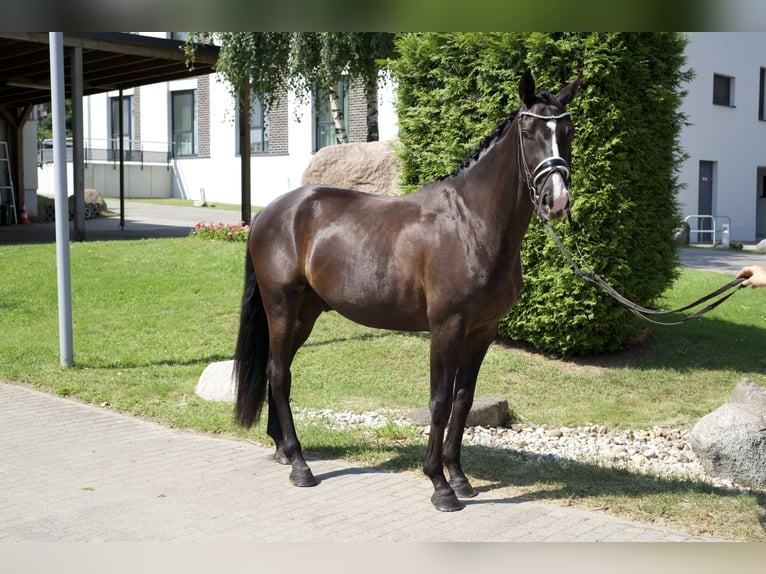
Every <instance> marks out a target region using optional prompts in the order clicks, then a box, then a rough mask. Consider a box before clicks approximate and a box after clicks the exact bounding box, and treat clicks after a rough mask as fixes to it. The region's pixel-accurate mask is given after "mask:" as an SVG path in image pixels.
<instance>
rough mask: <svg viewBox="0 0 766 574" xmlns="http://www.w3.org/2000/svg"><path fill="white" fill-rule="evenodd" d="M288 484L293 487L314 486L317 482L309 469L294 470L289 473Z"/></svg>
mask: <svg viewBox="0 0 766 574" xmlns="http://www.w3.org/2000/svg"><path fill="white" fill-rule="evenodd" d="M290 482H291V483H292V484H293V486H300V487H304V486H316V484H317V481H316V479H315V478H314V475H313V474H312V473H311V470H310V469H308V468H307V469H305V470H294V471H292V472H291V473H290Z"/></svg>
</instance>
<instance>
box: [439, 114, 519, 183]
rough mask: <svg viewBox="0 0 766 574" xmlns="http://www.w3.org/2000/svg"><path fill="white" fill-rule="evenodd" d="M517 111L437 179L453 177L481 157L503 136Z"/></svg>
mask: <svg viewBox="0 0 766 574" xmlns="http://www.w3.org/2000/svg"><path fill="white" fill-rule="evenodd" d="M518 112H519V110H513V111H512V112H511V113H510V115H509V116H508V117H507V118H506V119H505V120H503V121H502V122H501V123H500V124H499V125H498V126H497V127H496V128H495V129H494V131H493V132H492V133H491V134H489V135H488V136H484V137H483V138H482V140H481V141H480V142H479V143H478V144H477V146H476V147H475V148H474V149H473V151H472V152H471V153H469V154H468V156H466V158H465V159H464V160H463V163H461V164H460V165H459V166H457V167H456V168H455V170H454V171H453V172H452V173H449V174H446V175H443V176H441V177H440V178H439V180H438V181H441V180H443V179H446V178H448V177H453V176H455V175H457V174H458V173H460V172H461V171H463V170H465V169H468V168H469V167H471V166H472V165H474V164H475V163H476V162H477V161H479V160H480V159H481V157H482V156H483V155H484V154H485V153H487V151H488V150H489V149H491V148H492V146H494V145H495V144H496V143H497V142H498V141H499V140H500V138H502V137H503V135H504V134H505V130H506V129H507V128H508V126H510V125H511V124H512V123H513V120H514V118H515V117H516V114H517V113H518Z"/></svg>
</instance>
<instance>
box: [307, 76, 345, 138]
mask: <svg viewBox="0 0 766 574" xmlns="http://www.w3.org/2000/svg"><path fill="white" fill-rule="evenodd" d="M338 96H339V97H340V101H341V103H342V106H343V123H344V126H345V128H346V134H348V131H349V116H350V113H349V97H348V88H347V85H346V80H345V78H344V79H342V80H341V81H340V82H338ZM314 103H315V106H314V151H318V150H320V149H322V148H323V147H326V146H328V145H335V144H336V143H338V139H337V137H336V136H335V122H333V120H332V111H330V93H329V90H328V89H327V88H317V89H316V90H314Z"/></svg>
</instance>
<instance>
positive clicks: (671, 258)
mask: <svg viewBox="0 0 766 574" xmlns="http://www.w3.org/2000/svg"><path fill="white" fill-rule="evenodd" d="M685 45H686V39H685V37H684V36H683V35H682V34H678V33H608V34H607V33H557V34H552V33H533V34H521V33H493V34H476V33H453V34H437V33H428V34H404V35H402V36H401V37H400V39H399V41H398V46H397V48H398V50H399V54H400V57H399V60H398V61H397V62H395V63H394V65H393V69H394V73H395V76H396V78H397V80H398V84H399V89H398V113H399V136H400V139H401V142H402V144H403V145H402V146H401V147H402V150H403V151H402V154H403V157H402V170H403V182H402V184H403V188H404V189H406V190H409V191H411V190H413V189H415V188H417V187H419V186H421V185H423V184H425V183H427V182H428V181H430V180H432V179H434V178H436V177H438V176H440V175H442V174H445V173H449V172H450V171H452V170H453V169H454V168H455V166H456V165H458V164H459V163H460V162H461V161H462V159H463V158H464V157H465V156H466V155H467V154H468V153H469V152H470V151H471V150H472V149H473V147H474V146H475V145H476V144H477V142H478V141H479V140H480V139H481V138H482V137H483V136H485V135H487V134H488V133H490V131H492V129H493V128H494V127H495V126H496V125H497V124H498V123H499V122H500V121H502V120H503V119H504V118H505V117H507V115H508V113H509V112H510V111H511V110H512V109H514V108H517V107H518V105H519V103H518V95H517V92H518V81H519V78H520V77H521V74H522V73H523V71H524V70H525V69H527V68H529V69H531V71H532V73H533V76H534V77H535V80H536V83H537V85H538V86H539V87H540V88H545V89H549V90H550V91H551V92H554V93H555V92H556V91H558V90H559V89H560V88H561V87H562V86H564V85H565V84H566V83H568V82H569V81H571V80H573V79H574V78H575V77H576V76H577V75H578V73H580V72H581V73H582V76H583V81H582V85H581V88H580V92H579V94H578V96H577V98H575V100H574V102H572V104H570V106H569V110H570V111H571V113H572V119H573V121H574V124H575V130H576V134H575V141H574V146H573V157H572V169H573V178H572V180H573V186H572V190H571V193H572V198H573V208H572V214H573V217H574V218H575V220H576V221H578V222H579V224H580V225H579V228H578V231H577V235H578V240H579V242H580V245H581V247H582V250H583V253H584V256H585V257H586V259H587V260H588V261H589V262H590V264H591V265H592V266H593V268H594V269H595V270H596V271H597V272H598V273H599V275H601V276H602V277H603V278H604V279H605V280H606V281H607V282H609V283H610V284H612V285H613V286H614V287H615V288H617V289H618V290H619V291H620V292H622V293H623V294H624V295H625V296H627V297H628V298H630V299H632V300H633V301H636V302H637V303H639V304H641V305H644V306H657V303H658V299H659V297H660V296H661V294H662V293H663V291H664V290H665V289H666V288H667V287H669V286H670V284H671V283H672V282H673V280H674V279H675V278H676V276H677V260H676V253H675V248H674V246H673V243H672V236H673V233H674V231H675V230H676V229H677V228H678V226H679V225H680V223H681V218H680V214H679V208H678V205H677V202H676V195H677V193H676V192H677V189H678V186H679V184H678V181H677V169H678V166H679V165H680V161H681V160H682V159H683V154H682V152H681V151H679V148H678V135H679V133H680V130H681V127H682V124H683V121H684V118H683V116H682V115H681V114H680V113H679V112H678V106H679V104H680V101H681V98H682V96H683V93H682V90H681V87H682V84H683V82H684V81H687V80H688V79H689V78H690V77H691V72H684V71H682V70H681V68H682V66H683V65H684V62H685V58H684V55H683V50H684V47H685ZM555 227H556V229H557V232H558V233H559V235H562V236H563V237H562V239H563V241H564V244H565V245H566V247H567V248H568V249H569V250H570V251H574V243H573V239H572V237H571V235H570V234H569V232H568V230H567V226H566V224H564V223H557V224H555ZM522 259H523V261H524V282H525V287H524V290H523V292H522V295H521V297H520V298H519V300H518V302H517V303H516V305H515V307H514V309H513V310H512V311H511V313H510V314H509V315H508V316H507V317H506V318H505V319H504V320H503V321H502V323H501V326H500V330H499V334H500V336H503V337H507V338H511V339H514V340H518V341H526V342H529V343H532V344H533V345H534V346H535V347H537V348H538V349H541V350H543V351H547V352H551V353H554V354H558V355H578V354H591V353H597V352H603V351H612V350H617V349H619V348H621V347H623V345H624V342H625V341H626V340H627V339H628V338H629V337H630V336H631V335H632V334H633V333H634V332H635V331H636V330H637V325H636V323H635V321H633V319H632V315H630V314H629V312H628V311H626V310H625V309H623V308H622V307H621V306H620V305H619V304H618V303H616V302H615V301H613V300H612V299H610V298H609V297H608V296H607V295H605V294H603V293H602V292H600V291H598V290H597V289H596V288H594V287H593V286H591V285H589V284H587V283H584V282H582V281H580V280H579V279H578V278H577V277H576V276H575V275H574V273H571V272H570V271H569V267H568V264H567V262H566V260H565V258H564V257H563V256H562V255H561V254H560V253H559V251H558V249H557V247H556V246H555V244H554V243H553V241H552V240H551V239H550V238H549V237H548V236H547V234H546V233H545V232H544V230H543V229H542V227H541V226H540V224H539V223H538V222H537V221H536V220H535V219H534V218H533V221H532V223H531V225H530V230H529V232H528V233H527V235H526V238H525V240H524V242H523V246H522Z"/></svg>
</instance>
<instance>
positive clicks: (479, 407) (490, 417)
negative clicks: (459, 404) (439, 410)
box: [407, 397, 508, 427]
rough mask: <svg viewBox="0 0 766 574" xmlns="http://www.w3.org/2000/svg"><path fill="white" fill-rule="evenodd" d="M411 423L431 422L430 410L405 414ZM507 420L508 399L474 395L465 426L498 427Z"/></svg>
mask: <svg viewBox="0 0 766 574" xmlns="http://www.w3.org/2000/svg"><path fill="white" fill-rule="evenodd" d="M407 418H408V419H409V420H410V421H411V422H412V424H415V425H418V426H428V425H430V424H431V412H430V411H429V410H428V407H424V408H422V409H418V410H416V411H413V412H411V413H410V414H408V415H407ZM507 420H508V401H506V400H505V399H502V398H495V397H476V398H475V399H474V401H473V406H472V407H471V411H470V412H469V413H468V419H467V420H466V426H469V427H499V426H503V425H504V424H505V423H506V422H507Z"/></svg>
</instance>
